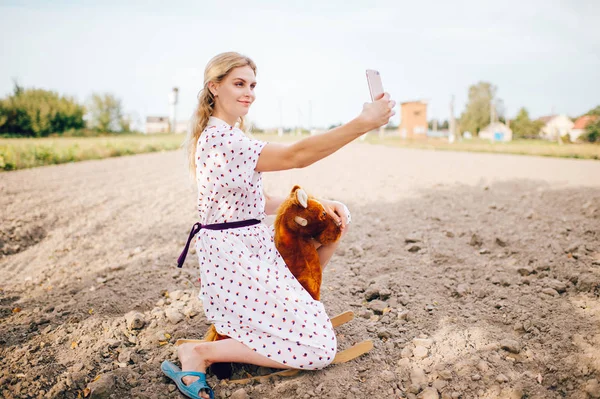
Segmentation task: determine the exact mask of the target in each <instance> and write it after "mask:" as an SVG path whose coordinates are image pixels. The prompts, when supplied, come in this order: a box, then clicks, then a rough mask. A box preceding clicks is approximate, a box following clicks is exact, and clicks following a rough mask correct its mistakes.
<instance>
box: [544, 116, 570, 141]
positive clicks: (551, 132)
mask: <svg viewBox="0 0 600 399" xmlns="http://www.w3.org/2000/svg"><path fill="white" fill-rule="evenodd" d="M538 120H539V121H542V122H544V126H542V129H541V130H540V137H542V138H544V139H546V140H557V139H558V137H563V136H564V135H566V134H568V135H569V136H570V135H571V130H572V129H573V125H574V123H573V121H571V119H570V118H569V117H568V116H567V115H549V116H542V117H541V118H538Z"/></svg>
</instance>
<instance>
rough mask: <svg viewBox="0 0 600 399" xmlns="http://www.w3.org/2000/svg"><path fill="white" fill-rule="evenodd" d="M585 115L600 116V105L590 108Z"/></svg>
mask: <svg viewBox="0 0 600 399" xmlns="http://www.w3.org/2000/svg"><path fill="white" fill-rule="evenodd" d="M585 115H595V116H600V105H598V106H597V107H596V108H592V109H590V110H589V111H588V112H586V113H585Z"/></svg>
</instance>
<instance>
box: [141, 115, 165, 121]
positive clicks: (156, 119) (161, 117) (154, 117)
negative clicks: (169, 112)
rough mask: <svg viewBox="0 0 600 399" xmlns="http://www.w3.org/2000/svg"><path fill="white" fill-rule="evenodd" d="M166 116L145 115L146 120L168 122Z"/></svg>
mask: <svg viewBox="0 0 600 399" xmlns="http://www.w3.org/2000/svg"><path fill="white" fill-rule="evenodd" d="M168 121H169V117H168V116H147V117H146V122H168Z"/></svg>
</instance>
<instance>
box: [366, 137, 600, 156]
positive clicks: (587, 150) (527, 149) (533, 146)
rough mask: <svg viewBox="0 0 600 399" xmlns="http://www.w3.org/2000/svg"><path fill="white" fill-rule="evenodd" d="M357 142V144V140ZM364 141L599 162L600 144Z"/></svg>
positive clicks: (374, 139) (428, 148) (434, 148)
mask: <svg viewBox="0 0 600 399" xmlns="http://www.w3.org/2000/svg"><path fill="white" fill-rule="evenodd" d="M359 142H360V141H359ZM365 142H367V143H370V144H382V145H389V146H395V147H403V148H418V149H425V150H441V151H468V152H487V153H501V154H517V155H534V156H543V157H557V158H577V159H597V160H598V159H600V145H598V144H589V143H585V144H584V143H581V144H579V143H577V144H562V145H559V144H557V143H554V142H548V141H544V140H514V141H511V142H508V143H491V142H489V141H487V140H479V139H472V140H463V141H460V142H455V143H452V144H450V143H448V140H447V139H440V138H428V139H427V140H404V139H402V138H400V137H394V136H388V137H385V136H384V137H382V138H379V137H377V136H376V135H375V134H372V135H369V136H367V138H366V140H365Z"/></svg>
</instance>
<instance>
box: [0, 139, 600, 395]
mask: <svg viewBox="0 0 600 399" xmlns="http://www.w3.org/2000/svg"><path fill="white" fill-rule="evenodd" d="M264 181H265V185H266V189H267V191H268V192H270V193H272V194H275V195H286V194H287V192H288V191H289V190H290V189H291V187H292V186H293V185H294V184H300V185H302V186H303V187H304V188H305V189H307V191H309V192H310V193H312V194H314V195H316V196H317V197H323V198H332V199H336V200H339V201H342V202H344V203H345V204H346V205H347V206H348V207H349V209H350V211H351V212H352V217H353V224H352V225H351V226H350V227H351V228H350V230H349V232H348V234H347V235H346V237H345V238H344V241H343V242H342V243H341V244H340V248H339V250H338V252H337V253H336V254H335V255H334V257H333V258H332V260H331V262H330V264H329V265H328V267H327V269H326V270H325V274H324V284H323V287H322V300H323V302H324V303H325V307H326V309H328V311H329V314H330V316H333V315H335V314H338V313H340V312H342V311H345V310H353V311H354V312H355V315H356V317H355V319H354V320H353V321H351V322H349V323H347V324H345V325H343V326H341V327H340V328H338V330H337V331H338V342H339V349H344V348H346V347H348V346H350V345H351V344H353V343H355V342H359V341H362V340H365V339H371V340H373V342H374V345H375V348H374V349H373V350H372V351H371V352H369V353H368V354H367V355H364V356H362V357H360V358H358V359H355V360H353V361H351V362H348V363H345V364H339V365H332V366H329V367H327V368H325V369H323V370H320V371H312V372H309V371H305V372H302V373H301V374H300V375H299V376H298V377H291V378H284V379H278V380H274V381H273V380H270V381H266V382H263V383H254V384H249V385H245V386H238V385H235V386H234V385H224V384H222V383H220V382H219V381H218V380H217V379H216V377H214V376H209V382H210V383H211V384H212V385H213V387H215V390H216V393H217V397H231V398H236V399H242V398H272V399H275V398H277V399H281V398H348V397H361V398H392V397H393V398H422V399H431V398H464V399H466V398H511V399H513V398H514V399H517V398H540V399H542V398H581V399H583V398H600V162H598V161H582V160H566V159H552V158H536V157H525V156H511V155H493V154H475V153H461V152H433V151H424V150H409V149H400V148H390V147H382V146H376V145H369V144H366V143H353V144H351V145H349V146H347V147H345V148H344V149H342V150H340V151H339V152H337V153H336V154H334V155H333V156H331V157H329V158H328V159H325V160H322V161H320V162H318V163H316V164H314V165H312V166H310V167H308V168H306V169H303V170H293V171H286V172H278V173H266V174H264ZM195 195H196V194H195V191H194V189H193V188H192V186H191V185H190V184H189V182H188V180H187V176H186V171H185V159H184V154H183V152H181V151H174V152H166V153H151V154H142V155H134V156H129V157H121V158H112V159H107V160H101V161H85V162H80V163H76V164H65V165H57V166H48V167H43V168H36V169H29V170H22V171H16V172H7V173H2V174H0V220H1V224H0V271H1V274H0V275H1V278H0V281H1V283H0V288H1V291H0V343H1V349H0V370H1V371H0V394H1V396H2V397H6V398H38V397H39V398H77V397H85V396H86V395H88V394H89V391H90V390H91V391H92V393H91V394H89V396H88V397H93V398H109V397H111V398H179V397H182V396H181V395H180V394H179V393H178V391H177V390H176V389H175V385H174V384H173V383H172V382H170V380H168V379H167V378H165V377H163V375H162V373H161V372H160V363H161V362H162V361H163V360H165V359H171V360H176V355H175V349H174V348H175V347H174V345H173V344H174V342H175V340H176V339H178V338H183V337H185V338H199V337H201V336H202V335H203V334H204V332H205V331H206V329H207V327H208V324H207V323H206V319H205V317H204V315H203V311H202V305H201V303H199V301H198V299H197V298H196V295H197V290H198V287H197V277H198V270H197V267H198V262H197V258H196V255H195V254H190V255H189V256H188V258H187V260H186V264H185V265H184V268H183V269H177V268H176V267H175V264H176V259H177V257H178V255H179V253H180V251H181V250H182V248H183V245H184V243H185V240H186V238H187V235H188V233H189V230H190V228H191V226H192V224H193V223H194V222H195V215H196V212H195V204H196V197H195ZM272 221H273V217H269V218H268V219H267V222H269V223H272ZM384 308H388V309H391V311H387V309H386V311H385V313H383V314H381V312H382V309H384ZM132 312H133V313H132ZM136 312H137V315H136V314H134V313H136ZM245 369H248V370H251V371H252V372H262V371H264V370H255V369H253V368H252V367H245ZM242 372H243V369H242V368H236V373H237V374H238V375H241V374H242Z"/></svg>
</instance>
